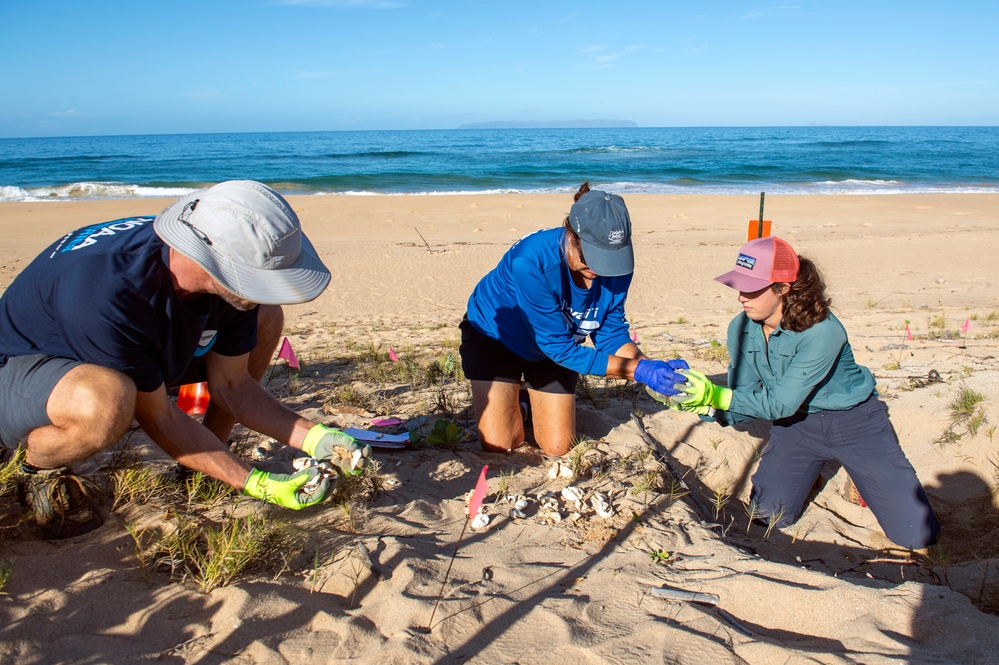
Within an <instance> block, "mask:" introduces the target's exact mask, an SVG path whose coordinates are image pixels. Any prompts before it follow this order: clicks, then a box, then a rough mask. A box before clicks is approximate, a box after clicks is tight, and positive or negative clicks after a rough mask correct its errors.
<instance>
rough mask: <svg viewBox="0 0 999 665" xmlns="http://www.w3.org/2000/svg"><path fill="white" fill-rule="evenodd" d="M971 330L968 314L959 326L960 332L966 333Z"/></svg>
mask: <svg viewBox="0 0 999 665" xmlns="http://www.w3.org/2000/svg"><path fill="white" fill-rule="evenodd" d="M969 330H971V317H970V316H969V317H968V318H966V319H965V320H964V325H963V326H961V332H963V333H966V332H968V331H969Z"/></svg>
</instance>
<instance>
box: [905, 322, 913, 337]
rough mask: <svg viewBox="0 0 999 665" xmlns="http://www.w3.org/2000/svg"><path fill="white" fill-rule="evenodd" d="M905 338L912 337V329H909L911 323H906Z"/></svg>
mask: <svg viewBox="0 0 999 665" xmlns="http://www.w3.org/2000/svg"><path fill="white" fill-rule="evenodd" d="M905 338H906V339H909V340H911V339H912V331H911V330H909V324H908V323H906V324H905Z"/></svg>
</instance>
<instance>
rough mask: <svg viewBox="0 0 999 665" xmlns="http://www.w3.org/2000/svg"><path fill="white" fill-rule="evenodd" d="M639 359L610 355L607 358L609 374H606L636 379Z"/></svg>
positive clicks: (615, 377) (613, 377) (618, 377)
mask: <svg viewBox="0 0 999 665" xmlns="http://www.w3.org/2000/svg"><path fill="white" fill-rule="evenodd" d="M638 361H639V359H638V358H624V357H622V356H610V357H609V358H608V359H607V374H605V376H609V377H611V378H612V379H634V378H635V368H636V367H638Z"/></svg>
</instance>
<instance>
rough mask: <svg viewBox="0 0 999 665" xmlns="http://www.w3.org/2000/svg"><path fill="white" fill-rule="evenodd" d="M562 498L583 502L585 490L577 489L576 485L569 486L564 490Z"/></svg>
mask: <svg viewBox="0 0 999 665" xmlns="http://www.w3.org/2000/svg"><path fill="white" fill-rule="evenodd" d="M562 498H563V499H565V500H566V501H577V502H578V501H582V500H583V490H581V489H579V488H578V487H575V486H574V485H569V486H568V487H563V488H562Z"/></svg>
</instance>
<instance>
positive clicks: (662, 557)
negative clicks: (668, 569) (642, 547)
mask: <svg viewBox="0 0 999 665" xmlns="http://www.w3.org/2000/svg"><path fill="white" fill-rule="evenodd" d="M671 556H672V554H671V553H670V552H667V551H666V550H659V549H654V550H649V558H650V559H652V563H656V564H660V563H662V564H665V563H669V562H670V560H669V559H670V557H671Z"/></svg>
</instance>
